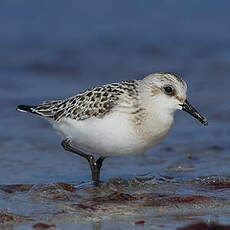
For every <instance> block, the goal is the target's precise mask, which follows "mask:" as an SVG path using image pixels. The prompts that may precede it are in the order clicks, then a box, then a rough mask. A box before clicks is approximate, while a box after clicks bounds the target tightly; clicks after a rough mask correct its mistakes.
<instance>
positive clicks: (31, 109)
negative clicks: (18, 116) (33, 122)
mask: <svg viewBox="0 0 230 230" xmlns="http://www.w3.org/2000/svg"><path fill="white" fill-rule="evenodd" d="M34 108H36V106H31V105H18V106H17V108H16V109H17V110H18V111H20V112H24V113H27V112H29V113H35V114H38V113H36V111H34Z"/></svg>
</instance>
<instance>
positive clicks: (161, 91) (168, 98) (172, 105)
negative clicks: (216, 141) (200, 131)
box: [143, 73, 208, 125]
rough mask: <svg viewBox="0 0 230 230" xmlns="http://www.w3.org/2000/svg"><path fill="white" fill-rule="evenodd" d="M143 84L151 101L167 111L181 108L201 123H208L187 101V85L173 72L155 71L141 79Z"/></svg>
mask: <svg viewBox="0 0 230 230" xmlns="http://www.w3.org/2000/svg"><path fill="white" fill-rule="evenodd" d="M143 82H144V85H145V86H146V87H148V89H149V90H150V93H151V96H152V99H151V100H152V101H153V103H154V104H155V105H156V104H157V106H158V107H159V108H160V109H162V110H166V111H167V112H168V113H174V112H175V111H176V110H177V109H179V110H183V111H185V112H187V113H189V114H190V115H192V116H193V117H195V118H196V119H197V120H199V121H200V122H201V123H202V124H203V125H208V122H207V120H206V118H204V117H203V116H201V115H200V113H199V112H198V111H197V110H196V109H195V108H194V107H193V106H192V105H191V104H190V103H189V102H188V100H187V85H186V83H185V82H184V81H183V80H182V79H181V78H180V77H178V76H176V75H175V74H171V73H155V74H150V75H148V76H147V77H146V78H144V79H143Z"/></svg>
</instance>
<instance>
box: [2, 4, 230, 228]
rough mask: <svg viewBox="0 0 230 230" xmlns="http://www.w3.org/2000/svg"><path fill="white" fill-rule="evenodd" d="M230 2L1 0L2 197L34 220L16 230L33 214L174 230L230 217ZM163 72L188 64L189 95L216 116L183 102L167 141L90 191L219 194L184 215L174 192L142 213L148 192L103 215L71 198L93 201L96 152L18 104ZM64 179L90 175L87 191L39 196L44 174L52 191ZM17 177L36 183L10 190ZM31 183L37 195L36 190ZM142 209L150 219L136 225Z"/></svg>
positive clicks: (119, 166) (78, 180) (74, 224)
mask: <svg viewBox="0 0 230 230" xmlns="http://www.w3.org/2000/svg"><path fill="white" fill-rule="evenodd" d="M229 7H230V3H229V2H228V1H222V2H221V4H219V3H218V2H216V1H202V2H200V1H192V2H190V3H188V2H186V3H185V1H181V0H179V1H177V2H171V1H152V2H146V3H143V2H140V1H132V2H131V1H126V2H123V1H116V2H112V1H100V3H99V2H95V1H90V0H88V1H84V3H83V2H81V3H79V2H75V1H70V2H68V3H66V2H62V1H59V0H56V1H48V2H47V1H44V2H35V1H34V2H31V1H28V0H25V1H20V2H17V3H16V2H10V1H6V0H4V1H2V2H1V5H0V19H1V20H0V28H1V30H0V96H1V100H0V101H1V108H2V110H1V126H0V159H1V160H0V175H1V177H0V185H2V186H3V187H2V189H0V197H1V200H0V207H1V210H2V211H4V212H6V211H7V212H10V213H13V214H15V215H19V216H26V218H27V217H28V218H31V219H33V220H26V221H22V222H20V223H18V222H17V221H13V222H16V223H17V224H16V225H15V226H13V227H9V229H10V228H11V229H12V228H15V229H31V228H32V226H33V225H34V224H35V223H36V222H38V221H44V222H47V221H48V222H49V220H50V223H54V224H55V225H56V228H57V229H65V226H66V224H68V226H69V227H68V229H76V228H79V229H80V228H81V229H107V228H108V226H109V227H110V229H111V228H112V227H111V226H113V228H114V229H133V228H134V227H135V228H137V229H139V228H141V229H149V227H150V226H151V227H152V228H155V229H158V228H163V227H164V229H165V228H167V229H176V228H177V227H181V226H184V225H186V224H190V223H192V222H197V221H217V222H218V221H219V222H220V223H221V224H230V221H229V219H230V218H229V206H228V202H229V187H230V186H229V182H228V180H229V179H228V178H229V176H230V171H229V164H228V162H229V159H230V156H229V150H230V144H229V135H230V127H229V112H230V106H229V100H230V94H229V85H230V78H229V74H230V63H229V60H230V42H229V41H230V40H229V39H230V31H229V25H228V21H229V19H230V16H229ZM157 71H164V72H175V73H178V74H181V75H183V78H184V80H185V81H186V82H187V83H188V86H189V92H188V97H189V100H190V102H191V104H193V105H194V106H195V107H197V108H198V110H199V111H200V112H201V114H204V115H205V116H207V118H208V121H209V126H208V127H203V126H202V125H201V124H200V123H198V122H197V121H196V120H194V119H193V118H192V117H190V116H189V115H188V114H185V113H183V112H177V113H176V122H175V125H174V127H173V129H172V131H171V132H170V134H169V135H168V137H167V138H166V139H165V140H164V142H163V143H162V144H161V145H159V146H157V147H156V148H154V149H152V150H149V151H148V152H146V153H144V154H142V155H139V156H134V157H124V158H110V159H106V160H105V163H104V165H103V169H102V180H103V181H104V182H105V186H106V185H107V186H108V187H109V188H110V189H106V188H105V187H103V188H101V189H102V191H100V192H99V191H92V196H97V195H99V194H100V195H101V196H109V194H113V192H114V191H113V190H111V187H112V188H115V191H117V190H118V192H121V193H124V194H128V195H130V196H132V195H133V196H134V197H136V196H137V195H136V194H145V193H148V194H150V193H153V194H155V193H157V194H158V195H159V196H160V197H161V196H163V195H165V196H166V197H170V198H171V197H188V196H194V195H200V196H204V197H208V198H210V199H211V201H210V202H209V203H208V202H207V204H206V203H205V205H204V206H205V207H203V209H202V210H200V208H199V207H200V205H201V203H202V202H203V201H199V205H198V206H197V208H195V209H194V207H192V205H191V204H189V206H186V205H184V203H183V202H182V203H183V204H182V206H181V207H182V210H183V212H185V213H187V214H181V213H180V214H178V213H177V209H175V208H172V209H170V214H169V211H168V209H169V206H170V204H168V203H167V210H161V209H160V210H158V208H156V205H153V204H151V205H148V207H147V208H143V207H142V206H141V207H138V210H142V209H143V212H141V213H139V212H136V209H137V204H139V203H142V202H143V199H144V198H143V199H141V198H138V199H136V200H135V201H131V202H130V203H131V204H130V203H129V204H128V205H127V204H126V203H125V204H124V207H123V208H124V212H122V214H119V211H117V210H118V209H119V208H120V207H117V209H116V210H113V209H112V207H113V205H111V206H109V205H108V206H107V207H105V208H107V209H106V212H109V211H108V210H110V212H109V213H108V215H105V214H104V213H103V212H101V211H100V210H101V209H102V210H103V207H101V206H100V205H101V204H96V206H97V207H96V208H97V209H96V210H91V211H93V212H95V213H96V214H97V218H96V219H93V218H91V219H90V216H92V214H91V213H90V211H88V213H87V212H86V213H85V212H84V211H83V210H81V208H80V210H75V209H73V210H72V209H71V211H70V208H69V207H71V205H72V204H75V203H76V204H84V202H86V201H85V197H86V198H89V197H88V195H87V194H88V193H87V191H88V188H91V187H92V186H91V185H90V183H88V181H89V179H90V172H89V168H88V164H87V162H86V161H85V160H84V159H80V158H79V157H77V156H75V155H73V154H71V153H68V152H65V151H63V149H62V148H61V147H60V141H61V139H60V137H58V135H57V134H56V133H55V132H54V131H53V130H52V129H51V128H50V125H49V124H48V123H47V122H46V121H45V120H43V119H41V118H38V117H34V116H31V115H29V114H22V113H18V112H17V111H15V108H16V106H17V105H18V104H37V103H40V102H42V101H43V100H47V99H57V98H65V97H68V96H71V95H73V94H75V93H77V92H79V91H81V90H84V89H85V88H90V87H93V86H97V85H101V84H105V83H110V82H115V81H120V80H128V79H133V78H142V77H143V76H145V75H146V74H148V73H151V72H157ZM137 175H146V176H144V178H145V179H143V178H142V179H141V181H139V182H138V181H134V178H135V176H137ZM142 177H143V176H142ZM111 178H121V179H119V180H118V182H117V181H116V179H114V180H115V182H114V183H115V185H114V184H113V183H112V182H111V180H112V179H111ZM146 178H147V179H146ZM167 178H170V179H167ZM202 178H203V179H202ZM216 178H219V179H218V180H219V181H216V180H217V179H216ZM122 180H124V185H122V186H123V187H122V186H121V188H120V185H119V184H120V183H121V182H120V181H122ZM145 180H146V181H145ZM168 180H169V181H168ZM202 180H203V181H205V186H203V185H202ZM213 180H214V182H213ZM112 181H113V180H112ZM58 182H64V183H68V184H72V185H73V186H75V187H76V188H78V186H81V187H82V186H83V188H81V192H80V194H81V193H82V196H83V197H78V199H77V198H75V200H74V201H73V200H72V199H73V198H72V196H73V194H72V193H70V192H69V191H67V194H66V191H65V190H62V189H61V188H60V187H55V186H56V184H54V185H55V186H54V191H55V192H61V194H62V193H64V194H65V196H66V197H69V199H70V200H68V201H66V200H64V201H57V200H55V199H54V200H52V201H51V202H50V201H49V202H43V201H41V200H34V199H33V197H40V195H42V194H43V192H42V191H41V190H37V192H36V193H35V191H36V188H40V189H41V187H42V188H44V187H45V188H44V190H45V191H46V189H47V187H46V185H47V186H48V190H49V187H50V186H51V185H53V183H58ZM83 182H84V183H86V184H85V185H84V184H83V185H82V183H83ZM134 182H135V183H136V184H135V183H134ZM132 183H134V185H133V184H132ZM138 183H139V185H138ZM154 183H155V184H156V185H155V184H154ZM207 183H212V185H210V186H206V184H207ZM13 184H22V185H23V186H24V185H26V184H28V185H34V186H33V187H32V188H29V189H25V190H23V191H21V190H20V189H19V190H18V188H17V189H16V190H15V191H14V192H12V193H9V192H5V190H4V189H5V187H4V186H8V185H13ZM223 184H224V185H223ZM36 186H37V187H36ZM117 186H118V187H119V188H117ZM215 186H216V187H215ZM218 186H219V187H218ZM29 187H30V186H29ZM127 187H128V188H127ZM85 190H86V191H85ZM78 193H79V191H78V192H76V194H77V195H79V194H78ZM31 194H35V195H32V198H31ZM146 199H147V200H148V201H149V199H150V198H149V197H147V198H146ZM59 202H60V204H59ZM87 202H88V201H87ZM164 202H165V201H164ZM177 202H178V201H177ZM115 203H116V202H115ZM185 203H186V202H185ZM112 204H113V201H112ZM154 204H155V203H154ZM202 204H203V203H202ZM93 205H95V204H93ZM129 205H131V206H132V208H130V206H129ZM179 205H181V203H180V204H179ZM158 206H159V205H158ZM158 206H157V207H158ZM185 206H186V207H185ZM60 207H62V208H60ZM63 207H64V208H63ZM99 207H100V208H99ZM115 207H116V205H115ZM217 207H218V208H217ZM59 209H60V210H62V211H63V210H65V211H66V210H67V211H66V212H67V213H64V214H65V215H61V214H60V216H58V218H57V217H56V216H55V215H54V214H55V213H56V212H58V211H60V210H59ZM99 209H100V210H99ZM129 209H131V211H129V212H128V211H127V210H129ZM62 214H63V213H62ZM103 214H104V215H103ZM81 215H83V216H84V218H80V216H81ZM178 215H179V217H178ZM59 218H60V219H59ZM79 219H81V221H79ZM139 220H140V221H142V220H144V221H145V223H144V225H142V224H135V222H136V221H139ZM166 220H167V221H166ZM9 222H10V221H9ZM11 222H12V221H11ZM166 222H167V223H166ZM7 223H8V222H7ZM161 225H164V226H163V227H161ZM7 226H8V225H7Z"/></svg>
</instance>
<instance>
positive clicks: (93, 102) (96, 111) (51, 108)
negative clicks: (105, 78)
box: [30, 80, 138, 121]
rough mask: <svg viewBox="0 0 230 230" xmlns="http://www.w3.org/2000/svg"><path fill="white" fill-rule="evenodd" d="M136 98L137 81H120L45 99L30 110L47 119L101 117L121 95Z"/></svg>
mask: <svg viewBox="0 0 230 230" xmlns="http://www.w3.org/2000/svg"><path fill="white" fill-rule="evenodd" d="M124 93H125V94H126V96H128V97H130V99H131V98H137V95H138V81H137V80H133V81H122V82H120V83H112V84H107V85H104V86H101V87H96V88H93V89H89V90H86V91H84V92H82V93H79V94H77V95H75V96H73V97H70V98H68V99H65V100H57V101H45V102H44V103H43V104H41V105H38V106H33V107H31V108H30V112H32V113H36V114H38V115H41V116H43V117H45V118H48V119H53V120H55V121H60V120H62V118H71V119H76V120H84V119H87V118H90V117H93V116H94V117H103V116H104V115H105V114H106V113H108V112H110V111H111V109H112V108H113V107H114V106H115V105H116V104H117V103H118V101H119V99H120V97H121V95H123V94H124Z"/></svg>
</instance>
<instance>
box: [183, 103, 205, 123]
mask: <svg viewBox="0 0 230 230" xmlns="http://www.w3.org/2000/svg"><path fill="white" fill-rule="evenodd" d="M180 105H181V106H182V110H184V111H185V112H187V113H189V114H191V115H192V116H193V117H195V118H196V119H197V120H199V121H200V122H201V123H202V124H203V125H208V121H207V120H206V118H204V117H202V116H201V115H200V113H199V112H198V111H197V110H196V109H195V108H193V107H192V106H191V105H190V104H189V102H188V101H187V100H185V101H184V103H183V104H180Z"/></svg>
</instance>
